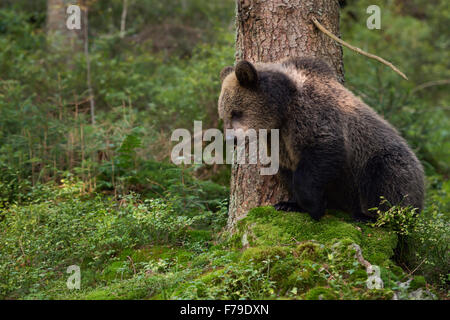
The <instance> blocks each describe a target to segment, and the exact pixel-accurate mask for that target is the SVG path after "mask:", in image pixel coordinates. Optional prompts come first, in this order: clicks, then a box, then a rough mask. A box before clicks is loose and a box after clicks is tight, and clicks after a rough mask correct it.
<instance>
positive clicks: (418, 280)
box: [409, 276, 427, 291]
mask: <svg viewBox="0 0 450 320" xmlns="http://www.w3.org/2000/svg"><path fill="white" fill-rule="evenodd" d="M426 286H427V282H426V281H425V278H424V277H423V276H415V277H414V279H413V280H412V281H411V283H410V284H409V288H410V290H411V291H414V290H417V289H420V288H426Z"/></svg>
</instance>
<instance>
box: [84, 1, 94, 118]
mask: <svg viewBox="0 0 450 320" xmlns="http://www.w3.org/2000/svg"><path fill="white" fill-rule="evenodd" d="M88 11H89V10H88V6H87V5H86V7H85V11H84V19H85V21H84V55H85V57H86V71H87V75H86V80H87V86H88V92H89V97H90V99H89V101H90V106H91V122H92V124H95V100H94V90H92V83H91V60H90V57H89V30H88V28H89V22H88V21H89V20H88V19H89V17H88Z"/></svg>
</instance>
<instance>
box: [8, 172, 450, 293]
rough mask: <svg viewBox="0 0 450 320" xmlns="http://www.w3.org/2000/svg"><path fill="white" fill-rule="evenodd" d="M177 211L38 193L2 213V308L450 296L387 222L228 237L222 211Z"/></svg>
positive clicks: (172, 202)
mask: <svg viewBox="0 0 450 320" xmlns="http://www.w3.org/2000/svg"><path fill="white" fill-rule="evenodd" d="M192 183H194V180H193V182H192ZM195 183H197V182H195ZM176 201H177V198H172V197H170V195H169V194H168V195H167V196H166V197H164V198H154V199H144V198H141V197H140V196H139V195H137V194H132V193H131V194H129V195H127V196H123V197H121V198H120V199H113V198H111V197H110V196H105V195H104V194H97V195H92V194H84V193H83V192H82V184H81V183H79V182H77V181H76V180H70V179H68V180H67V181H66V180H64V181H63V184H62V185H59V186H55V185H43V186H41V187H40V188H35V189H33V193H31V194H29V197H28V202H26V203H22V204H20V205H19V204H14V205H11V206H9V207H8V208H6V209H4V210H3V211H2V212H3V218H2V219H1V220H0V224H1V227H2V228H1V229H0V233H1V236H0V247H1V248H2V250H1V251H0V279H1V281H0V296H1V298H4V299H87V300H91V299H92V300H97V299H100V300H107V299H114V300H116V299H435V298H438V297H439V298H442V297H445V296H446V294H445V292H444V291H442V290H443V289H442V288H445V286H439V284H441V283H440V282H434V283H431V282H430V281H429V279H432V278H430V277H428V275H427V272H431V271H429V270H432V269H430V268H428V269H423V270H424V271H427V270H428V271H427V272H421V271H420V270H421V269H420V267H421V265H419V264H417V265H418V267H417V268H415V269H416V270H415V271H414V272H410V271H409V270H408V269H406V268H404V266H403V265H401V267H400V265H399V264H398V263H397V262H394V261H395V260H396V259H394V258H396V254H397V248H398V245H399V243H400V242H399V237H398V232H397V231H395V229H393V228H390V227H389V225H388V224H387V221H388V218H386V217H384V220H380V221H383V223H384V225H383V226H375V225H372V226H371V225H369V224H363V223H355V222H353V221H352V220H351V219H350V217H349V216H348V215H346V214H344V213H340V212H332V213H329V214H327V215H326V216H324V217H323V218H322V219H321V220H320V221H319V222H316V221H314V220H312V219H311V218H310V216H309V215H308V214H306V213H298V212H280V211H276V210H275V209H274V208H273V207H259V208H254V209H252V210H251V211H250V212H249V213H248V215H247V217H246V218H244V219H242V220H240V221H239V222H238V224H237V226H236V229H235V231H234V233H233V234H230V233H228V232H225V231H222V232H219V231H220V230H224V229H223V228H224V226H225V222H226V219H225V218H226V211H227V208H226V206H221V207H220V206H219V208H218V209H216V210H215V211H202V210H191V209H188V207H186V210H184V211H183V210H182V209H180V208H182V204H180V203H177V202H176ZM191 201H192V203H194V204H195V203H196V202H201V201H204V200H202V198H198V197H197V198H192V199H191ZM392 212H393V211H392ZM427 212H428V211H427ZM427 212H425V214H424V216H425V217H426V216H427V215H428V214H429V213H427ZM389 219H391V218H389ZM427 219H431V218H427ZM389 221H390V220H389ZM420 221H422V222H421V224H419V225H420V226H421V227H420V228H419V229H418V230H419V231H420V232H422V231H423V232H425V231H426V232H428V233H429V234H432V233H430V230H431V231H432V230H435V229H436V226H439V223H438V222H439V221H440V220H420ZM423 221H433V223H430V225H432V226H433V228H434V229H430V228H428V229H427V228H425V225H426V224H425V223H424V222H423ZM444 226H445V225H444ZM424 228H425V229H424ZM401 230H403V229H401ZM436 230H437V229H436ZM439 230H440V229H439ZM439 230H438V231H439ZM439 232H441V233H440V234H441V237H442V236H446V234H445V233H442V230H441V231H439ZM411 234H412V235H414V238H413V239H414V241H419V240H420V239H419V238H420V236H421V233H418V232H415V233H411ZM437 235H438V233H435V234H434V237H435V238H437ZM428 239H433V238H430V237H429V238H428ZM427 241H431V240H427ZM433 241H434V240H433ZM411 243H413V244H414V242H411ZM424 243H425V244H426V245H427V246H428V247H431V246H432V244H434V247H435V248H434V249H428V251H429V253H428V256H426V257H427V258H429V260H430V261H431V262H433V263H434V265H435V268H437V269H436V270H437V271H438V272H440V274H444V275H445V273H444V272H445V270H448V264H446V262H445V259H446V258H445V256H441V255H439V259H440V260H436V259H434V258H433V254H436V255H438V253H439V252H440V251H442V250H445V246H443V244H442V241H441V240H439V241H437V242H431V243H427V242H423V241H422V242H420V244H421V245H422V246H424ZM425 247H426V246H425ZM433 250H434V251H433ZM416 251H417V252H418V253H421V251H420V250H416ZM421 254H422V253H421ZM433 259H434V260H433ZM71 265H76V266H79V267H80V271H81V283H80V289H79V290H70V289H68V287H67V281H68V279H69V277H70V275H71V274H68V273H67V268H68V267H69V266H71ZM417 265H416V266H417ZM422 265H423V263H422ZM418 270H419V271H418ZM435 274H436V273H435ZM424 275H425V276H426V277H424ZM438 278H439V277H438ZM444 280H445V279H444ZM444 282H445V281H444ZM444 290H445V289H444ZM443 292H444V293H443Z"/></svg>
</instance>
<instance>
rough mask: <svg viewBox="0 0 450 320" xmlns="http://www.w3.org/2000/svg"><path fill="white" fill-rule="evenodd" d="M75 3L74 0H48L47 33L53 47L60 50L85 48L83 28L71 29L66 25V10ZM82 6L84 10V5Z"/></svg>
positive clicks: (76, 50) (73, 50) (74, 50)
mask: <svg viewBox="0 0 450 320" xmlns="http://www.w3.org/2000/svg"><path fill="white" fill-rule="evenodd" d="M73 3H74V1H70V0H47V20H46V25H47V26H46V27H47V35H48V36H49V39H50V40H51V42H50V44H51V45H52V48H54V49H56V50H58V51H61V50H65V51H72V52H79V51H81V50H82V49H83V32H82V30H69V29H68V28H67V25H66V21H67V13H66V11H67V8H68V6H69V5H71V4H73ZM80 7H81V9H82V10H83V7H82V6H80ZM82 16H83V14H82ZM82 19H83V18H82Z"/></svg>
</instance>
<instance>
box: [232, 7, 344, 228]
mask: <svg viewBox="0 0 450 320" xmlns="http://www.w3.org/2000/svg"><path fill="white" fill-rule="evenodd" d="M312 17H316V18H317V19H318V20H319V21H320V22H321V23H322V25H324V26H325V27H326V28H327V29H328V30H330V31H331V32H332V33H333V34H335V35H339V4H338V2H337V1H329V0H310V1H301V0H296V1H289V2H286V1H283V0H274V1H264V2H262V1H251V0H238V1H237V15H236V29H237V30H236V32H237V37H236V60H237V61H239V60H248V61H251V62H275V61H279V60H281V59H284V58H287V57H295V56H312V57H319V58H322V59H323V60H325V61H326V62H327V63H328V64H329V65H330V66H332V67H333V68H334V70H335V72H336V74H337V76H338V78H339V79H340V81H341V82H343V81H344V72H343V62H342V48H341V46H340V45H338V44H336V43H335V42H334V41H333V40H331V39H329V38H328V37H327V36H326V35H324V34H322V33H321V32H320V31H319V30H317V29H316V28H315V26H314V24H313V22H312V21H311V18H312ZM286 198H287V190H285V189H284V188H283V187H282V185H281V184H280V181H279V179H278V177H277V176H261V175H260V174H259V165H249V164H243V165H239V164H236V165H233V168H232V173H231V194H230V208H229V218H228V228H229V229H231V230H232V229H233V228H234V225H235V223H236V221H237V220H239V219H240V218H242V217H244V216H245V215H246V214H247V212H248V210H249V209H251V208H253V207H257V206H263V205H272V204H274V203H277V202H278V201H282V200H286Z"/></svg>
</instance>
